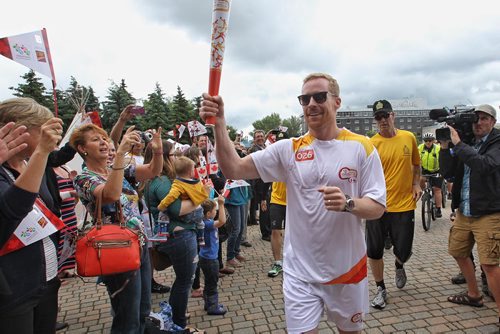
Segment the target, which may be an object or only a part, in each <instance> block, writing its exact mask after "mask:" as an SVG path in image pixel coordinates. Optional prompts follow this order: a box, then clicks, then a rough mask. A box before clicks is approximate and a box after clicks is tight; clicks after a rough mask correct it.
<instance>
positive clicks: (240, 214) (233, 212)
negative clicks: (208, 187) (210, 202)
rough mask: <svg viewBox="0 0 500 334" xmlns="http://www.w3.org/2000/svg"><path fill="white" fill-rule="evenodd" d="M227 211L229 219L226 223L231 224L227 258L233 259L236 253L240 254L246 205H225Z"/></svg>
mask: <svg viewBox="0 0 500 334" xmlns="http://www.w3.org/2000/svg"><path fill="white" fill-rule="evenodd" d="M225 207H226V210H227V212H228V213H229V217H231V218H230V219H229V221H228V222H227V223H226V224H230V226H228V227H229V230H230V232H229V238H227V254H226V258H227V259H228V260H232V259H234V258H235V257H236V255H238V254H240V243H241V234H242V232H243V224H244V223H245V222H244V221H243V218H246V212H245V208H246V207H247V206H246V205H232V204H226V205H225Z"/></svg>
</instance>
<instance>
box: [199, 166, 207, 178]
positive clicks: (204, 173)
mask: <svg viewBox="0 0 500 334" xmlns="http://www.w3.org/2000/svg"><path fill="white" fill-rule="evenodd" d="M196 171H197V172H198V178H200V179H206V178H207V168H206V167H198V168H196Z"/></svg>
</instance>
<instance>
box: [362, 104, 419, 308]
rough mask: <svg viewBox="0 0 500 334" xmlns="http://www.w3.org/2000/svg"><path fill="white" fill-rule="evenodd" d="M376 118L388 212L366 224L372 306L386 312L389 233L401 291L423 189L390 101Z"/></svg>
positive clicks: (411, 139)
mask: <svg viewBox="0 0 500 334" xmlns="http://www.w3.org/2000/svg"><path fill="white" fill-rule="evenodd" d="M373 116H374V118H375V120H376V122H377V125H378V128H379V132H378V133H377V134H376V135H375V136H373V137H372V138H371V141H372V143H373V145H374V146H375V147H376V148H377V151H378V153H379V156H380V160H381V161H382V167H383V169H384V177H385V183H386V188H387V205H386V207H387V211H386V212H385V213H384V215H383V216H382V217H381V218H379V219H376V220H367V222H366V241H367V255H368V258H369V263H370V268H371V270H372V274H373V278H374V279H375V283H376V284H377V294H376V295H375V298H374V299H373V300H372V302H371V305H372V306H373V307H375V308H378V309H383V308H384V307H385V305H386V301H387V290H386V287H385V283H384V259H383V256H384V241H385V237H386V236H387V233H389V236H390V238H391V240H392V244H393V246H394V248H393V252H394V255H395V256H396V262H395V265H396V277H395V284H396V286H397V287H398V288H399V289H402V288H403V287H404V286H405V284H406V272H405V269H404V267H403V265H404V263H405V262H406V261H408V259H409V258H410V256H411V254H412V245H413V235H414V230H415V211H414V210H415V208H416V206H417V200H418V199H419V198H420V196H421V195H422V189H421V188H420V156H419V153H418V148H417V140H416V139H415V136H414V135H413V133H411V132H409V131H404V130H399V129H396V127H395V125H394V119H395V115H394V112H393V110H392V106H391V104H390V103H389V101H387V100H380V101H376V102H375V103H374V104H373Z"/></svg>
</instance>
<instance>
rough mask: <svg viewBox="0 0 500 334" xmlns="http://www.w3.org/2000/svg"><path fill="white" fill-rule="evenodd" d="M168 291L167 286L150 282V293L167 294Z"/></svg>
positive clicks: (153, 281)
mask: <svg viewBox="0 0 500 334" xmlns="http://www.w3.org/2000/svg"><path fill="white" fill-rule="evenodd" d="M169 291H170V287H169V286H168V285H163V284H160V283H158V282H156V281H155V280H154V279H152V280H151V292H152V293H167V292H169Z"/></svg>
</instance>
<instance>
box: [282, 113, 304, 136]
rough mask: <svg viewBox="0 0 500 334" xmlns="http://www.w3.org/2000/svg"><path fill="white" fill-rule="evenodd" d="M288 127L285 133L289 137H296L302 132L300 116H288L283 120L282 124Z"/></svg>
mask: <svg viewBox="0 0 500 334" xmlns="http://www.w3.org/2000/svg"><path fill="white" fill-rule="evenodd" d="M281 125H283V126H286V127H287V128H288V130H287V134H288V136H289V137H298V136H300V134H301V132H302V121H301V119H300V117H297V116H290V118H286V119H284V120H283V122H282V124H281Z"/></svg>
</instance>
